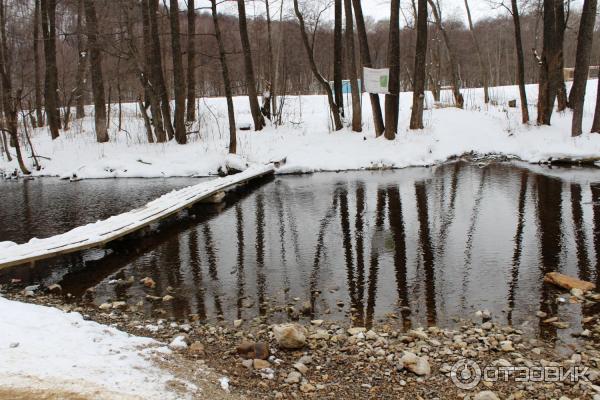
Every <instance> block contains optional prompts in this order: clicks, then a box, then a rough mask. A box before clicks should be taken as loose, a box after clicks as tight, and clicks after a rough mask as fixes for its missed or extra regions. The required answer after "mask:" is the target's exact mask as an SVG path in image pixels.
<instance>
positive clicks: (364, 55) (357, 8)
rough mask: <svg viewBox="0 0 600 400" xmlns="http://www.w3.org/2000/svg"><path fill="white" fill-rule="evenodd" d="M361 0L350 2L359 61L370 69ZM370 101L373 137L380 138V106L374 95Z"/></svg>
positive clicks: (381, 118)
mask: <svg viewBox="0 0 600 400" xmlns="http://www.w3.org/2000/svg"><path fill="white" fill-rule="evenodd" d="M360 1H361V0H352V5H353V6H354V15H355V17H356V30H357V33H358V43H359V46H360V59H361V62H362V65H363V67H367V68H370V67H372V66H373V63H372V62H371V52H370V51H369V40H368V37H367V28H366V27H365V19H364V16H363V12H362V5H361V4H360ZM369 99H370V100H371V109H372V111H373V125H374V126H375V136H381V135H382V134H383V131H384V130H385V127H384V125H383V114H382V113H381V104H380V103H379V95H378V94H375V93H370V94H369Z"/></svg>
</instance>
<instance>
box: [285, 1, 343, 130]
mask: <svg viewBox="0 0 600 400" xmlns="http://www.w3.org/2000/svg"><path fill="white" fill-rule="evenodd" d="M294 12H295V13H296V17H297V18H298V23H299V24H300V35H301V36H302V42H303V44H304V49H305V50H306V55H307V56H308V62H309V64H310V69H311V70H312V73H313V75H314V76H315V78H316V79H317V81H319V83H320V84H321V86H322V88H323V90H324V91H325V93H327V100H328V102H329V109H330V111H331V114H332V116H333V124H334V129H335V130H336V131H339V130H340V129H342V128H343V125H342V119H341V118H340V110H339V109H338V106H337V104H336V103H335V100H334V98H333V92H332V90H331V86H329V83H328V82H327V80H326V79H325V78H324V77H323V75H321V73H320V72H319V69H318V67H317V64H316V63H315V57H314V53H313V49H312V48H311V46H310V42H309V40H308V35H307V33H306V25H305V23H304V17H303V16H302V13H301V12H300V7H299V6H298V0H294Z"/></svg>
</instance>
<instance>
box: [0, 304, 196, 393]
mask: <svg viewBox="0 0 600 400" xmlns="http://www.w3.org/2000/svg"><path fill="white" fill-rule="evenodd" d="M0 316H1V318H0V332H1V334H0V371H1V374H0V389H2V390H7V389H14V390H31V389H35V390H38V391H40V390H41V391H45V392H46V393H51V392H54V393H78V394H81V395H85V396H90V397H89V398H103V399H104V398H131V399H134V398H135V399H169V398H173V399H175V398H181V395H182V394H181V393H175V392H172V391H171V390H170V389H169V386H171V385H172V384H173V382H174V381H176V380H177V378H175V377H174V376H173V375H171V374H170V373H169V372H166V371H164V370H163V369H161V368H159V367H158V366H157V365H156V364H155V362H153V359H155V358H157V357H158V358H161V357H164V356H166V355H168V354H169V353H170V350H168V349H167V348H166V347H163V346H162V345H161V344H160V343H158V342H156V341H155V340H152V339H148V338H141V337H135V336H130V335H128V334H127V333H124V332H121V331H119V330H117V329H114V328H111V327H108V326H105V325H100V324H98V323H95V322H91V321H86V320H84V319H83V318H82V316H81V315H80V314H78V313H74V312H71V313H66V312H63V311H61V310H58V309H56V308H51V307H43V306H38V305H33V304H25V303H20V302H15V301H10V300H7V299H5V298H2V297H0ZM179 383H180V385H179V386H183V387H188V389H189V390H190V392H193V391H195V390H196V388H195V386H194V385H191V384H189V383H186V382H179ZM52 398H54V397H52ZM56 398H60V396H59V397H56Z"/></svg>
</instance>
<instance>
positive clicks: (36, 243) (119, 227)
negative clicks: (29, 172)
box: [0, 164, 275, 269]
mask: <svg viewBox="0 0 600 400" xmlns="http://www.w3.org/2000/svg"><path fill="white" fill-rule="evenodd" d="M274 171H275V167H274V166H273V164H268V165H253V166H251V167H249V168H248V169H246V170H245V171H243V172H240V173H238V174H235V175H230V176H227V177H224V178H216V179H214V180H211V181H208V182H202V183H199V184H197V185H194V186H189V187H186V188H183V189H180V190H176V191H173V192H170V193H167V194H165V195H163V196H161V197H159V198H158V199H156V200H153V201H151V202H150V203H148V204H146V205H145V206H143V207H140V208H137V209H135V210H132V211H129V212H126V213H123V214H119V215H115V216H112V217H110V218H107V219H105V220H102V221H98V222H95V223H92V224H88V225H84V226H80V227H77V228H75V229H72V230H70V231H69V232H66V233H63V234H60V235H56V236H52V237H49V238H45V239H37V238H34V239H31V240H30V241H29V242H27V243H23V244H16V245H12V246H8V247H0V269H3V268H8V267H11V266H15V265H21V264H28V263H34V262H35V261H38V260H43V259H46V258H51V257H55V256H58V255H63V254H68V253H74V252H77V251H81V250H85V249H90V248H95V247H102V246H104V245H106V244H107V243H109V242H112V241H114V240H117V239H119V238H122V237H123V236H126V235H129V234H131V233H133V232H136V231H138V230H140V229H142V228H144V227H146V226H148V225H150V224H152V223H154V222H157V221H159V220H161V219H163V218H167V217H169V216H171V215H173V214H175V213H177V212H179V211H181V210H183V209H185V208H188V207H191V206H192V205H194V204H195V203H197V202H199V201H202V200H205V199H207V198H210V197H212V196H213V195H215V194H217V193H219V192H222V191H224V190H227V189H231V188H233V187H235V186H238V185H242V184H244V183H247V182H249V181H251V180H254V179H258V178H261V177H263V176H266V175H271V174H273V172H274Z"/></svg>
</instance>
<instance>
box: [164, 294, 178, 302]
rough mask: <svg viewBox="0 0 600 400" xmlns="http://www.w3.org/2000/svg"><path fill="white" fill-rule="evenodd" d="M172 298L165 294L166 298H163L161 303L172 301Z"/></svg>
mask: <svg viewBox="0 0 600 400" xmlns="http://www.w3.org/2000/svg"><path fill="white" fill-rule="evenodd" d="M174 298H175V297H173V296H171V295H170V294H167V295H166V296H164V297H163V298H162V301H165V302H166V301H171V300H173V299H174Z"/></svg>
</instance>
